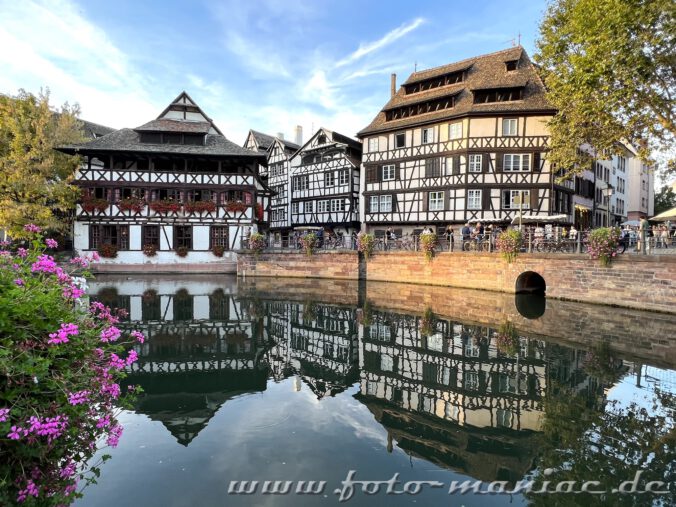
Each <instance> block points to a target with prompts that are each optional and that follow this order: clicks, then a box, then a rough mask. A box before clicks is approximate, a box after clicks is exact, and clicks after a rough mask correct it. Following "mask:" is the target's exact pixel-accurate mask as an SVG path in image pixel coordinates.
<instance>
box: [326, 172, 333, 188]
mask: <svg viewBox="0 0 676 507" xmlns="http://www.w3.org/2000/svg"><path fill="white" fill-rule="evenodd" d="M335 184H336V175H335V174H334V172H333V171H330V172H326V173H324V186H325V187H332V186H334V185H335Z"/></svg>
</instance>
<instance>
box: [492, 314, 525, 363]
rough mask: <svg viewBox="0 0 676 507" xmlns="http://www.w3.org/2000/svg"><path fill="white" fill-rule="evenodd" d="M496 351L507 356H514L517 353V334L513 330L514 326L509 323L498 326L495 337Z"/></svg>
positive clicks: (518, 343) (518, 342)
mask: <svg viewBox="0 0 676 507" xmlns="http://www.w3.org/2000/svg"><path fill="white" fill-rule="evenodd" d="M495 340H496V345H497V347H498V350H499V351H500V352H502V353H503V354H507V355H508V356H515V355H516V354H517V353H518V352H519V348H520V341H519V334H518V333H517V332H516V329H515V328H514V324H512V323H511V322H509V321H506V322H504V323H503V324H501V325H500V328H499V329H498V332H497V334H496V335H495Z"/></svg>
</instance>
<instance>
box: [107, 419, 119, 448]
mask: <svg viewBox="0 0 676 507" xmlns="http://www.w3.org/2000/svg"><path fill="white" fill-rule="evenodd" d="M121 436H122V426H120V425H119V424H117V425H115V426H113V428H112V429H111V430H110V435H108V439H107V440H106V443H107V444H108V445H109V446H111V447H117V444H118V442H119V441H120V437H121Z"/></svg>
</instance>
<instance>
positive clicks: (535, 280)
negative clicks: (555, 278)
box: [515, 271, 547, 294]
mask: <svg viewBox="0 0 676 507" xmlns="http://www.w3.org/2000/svg"><path fill="white" fill-rule="evenodd" d="M546 291H547V284H546V283H545V279H544V278H542V276H541V275H540V274H538V273H536V272H535V271H524V272H523V273H521V274H520V275H519V277H518V278H517V279H516V285H515V292H516V293H517V294H544V293H545V292H546Z"/></svg>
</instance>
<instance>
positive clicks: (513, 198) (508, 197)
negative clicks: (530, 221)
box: [502, 190, 530, 209]
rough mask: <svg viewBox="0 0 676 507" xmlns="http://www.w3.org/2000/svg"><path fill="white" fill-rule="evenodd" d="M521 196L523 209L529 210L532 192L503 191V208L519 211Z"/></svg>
mask: <svg viewBox="0 0 676 507" xmlns="http://www.w3.org/2000/svg"><path fill="white" fill-rule="evenodd" d="M519 196H521V209H529V208H530V190H503V191H502V207H503V208H504V209H519Z"/></svg>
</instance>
